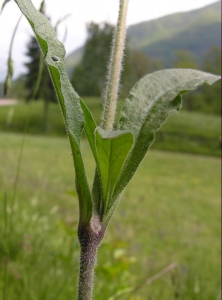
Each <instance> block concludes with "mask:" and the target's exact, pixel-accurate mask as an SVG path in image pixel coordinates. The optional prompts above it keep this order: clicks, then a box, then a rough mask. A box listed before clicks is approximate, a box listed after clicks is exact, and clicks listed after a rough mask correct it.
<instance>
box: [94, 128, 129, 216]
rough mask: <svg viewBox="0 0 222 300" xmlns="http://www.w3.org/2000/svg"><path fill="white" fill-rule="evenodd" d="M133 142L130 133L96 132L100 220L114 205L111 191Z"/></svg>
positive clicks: (100, 129) (99, 129)
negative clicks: (100, 185) (100, 189)
mask: <svg viewBox="0 0 222 300" xmlns="http://www.w3.org/2000/svg"><path fill="white" fill-rule="evenodd" d="M133 141H134V139H133V135H132V133H131V132H130V131H106V130H103V129H102V128H98V129H97V130H96V149H97V154H98V156H97V157H98V164H97V167H98V172H99V175H100V179H101V183H102V201H101V207H100V215H101V217H102V218H103V217H105V215H106V214H107V213H108V211H109V209H110V208H111V207H112V205H113V203H114V201H113V198H112V194H113V190H114V187H115V185H116V183H117V181H118V177H119V174H120V172H121V169H122V166H123V164H124V161H125V159H126V157H127V155H128V153H129V151H130V149H131V147H132V145H133Z"/></svg>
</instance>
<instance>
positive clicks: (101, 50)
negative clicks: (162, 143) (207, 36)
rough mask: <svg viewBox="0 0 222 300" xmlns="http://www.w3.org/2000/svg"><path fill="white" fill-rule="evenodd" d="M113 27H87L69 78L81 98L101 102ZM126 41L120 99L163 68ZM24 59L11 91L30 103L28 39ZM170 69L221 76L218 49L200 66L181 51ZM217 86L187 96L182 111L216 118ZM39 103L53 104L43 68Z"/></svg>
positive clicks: (35, 52)
mask: <svg viewBox="0 0 222 300" xmlns="http://www.w3.org/2000/svg"><path fill="white" fill-rule="evenodd" d="M113 30H114V27H113V26H112V25H111V24H109V23H101V24H95V23H90V24H88V25H87V33H88V38H87V40H86V43H85V46H84V51H83V55H82V59H81V61H80V62H79V64H78V65H77V66H76V67H75V68H74V70H73V72H72V74H71V78H70V79H71V83H72V84H73V86H74V87H75V90H76V91H77V93H79V94H80V95H81V96H96V97H101V98H103V92H104V85H105V82H106V73H107V64H108V62H109V55H110V47H111V43H112V36H113ZM128 42H129V41H128V40H127V41H126V48H125V57H124V71H123V74H122V86H121V90H120V97H126V96H127V94H128V92H129V89H130V88H131V87H132V86H133V84H134V83H135V82H137V81H138V80H139V79H140V78H142V77H143V76H144V75H146V74H147V73H151V72H153V71H156V70H160V69H163V68H164V66H163V64H162V63H161V62H160V61H159V60H158V59H156V58H155V57H147V56H146V55H145V54H144V53H142V52H140V51H138V50H132V49H130V48H129V46H128V44H129V43H128ZM26 55H27V57H28V59H29V62H28V63H26V64H25V66H26V68H27V73H26V74H25V75H24V76H22V77H21V78H20V83H21V82H22V85H23V88H21V87H20V86H21V84H20V85H19V84H17V86H16V83H15V87H14V89H13V90H14V91H17V92H19V89H20V90H22V92H21V94H22V95H23V97H25V99H26V100H27V101H30V100H31V99H32V95H33V89H34V87H35V82H36V80H37V76H38V69H39V60H40V51H39V47H38V43H37V41H36V39H35V38H34V37H31V38H30V41H29V43H28V45H27V52H26ZM172 67H175V68H192V69H200V70H203V71H207V72H210V73H214V74H221V49H220V48H219V47H217V46H215V47H212V48H210V49H209V50H208V52H207V53H206V55H205V57H204V58H203V61H202V64H201V65H198V64H197V63H196V61H195V59H194V57H193V56H192V54H191V53H190V52H189V51H187V50H185V49H181V50H179V51H177V53H176V56H175V59H174V61H173V65H172ZM220 94H221V83H220V82H217V83H216V84H215V85H213V86H212V87H210V88H209V87H208V86H203V87H201V88H200V89H198V90H197V91H196V92H195V93H192V94H187V95H186V96H185V99H184V104H183V106H184V109H186V110H189V111H198V112H203V113H208V114H220V113H221V103H220V101H219V95H220ZM38 99H43V100H44V101H45V104H46V105H47V106H48V104H49V102H56V98H55V93H54V91H53V86H52V84H51V80H50V78H49V75H48V72H47V69H46V67H45V65H44V67H43V72H42V78H41V82H40V89H39V90H38V92H37V93H36V95H35V100H38Z"/></svg>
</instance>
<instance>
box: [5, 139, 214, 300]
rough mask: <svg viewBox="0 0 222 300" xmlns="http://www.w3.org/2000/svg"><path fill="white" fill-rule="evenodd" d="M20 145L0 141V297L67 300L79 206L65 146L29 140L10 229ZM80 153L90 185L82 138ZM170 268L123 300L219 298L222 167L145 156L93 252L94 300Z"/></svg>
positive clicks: (189, 158) (201, 160)
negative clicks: (95, 253)
mask: <svg viewBox="0 0 222 300" xmlns="http://www.w3.org/2000/svg"><path fill="white" fill-rule="evenodd" d="M21 139H22V136H21V135H19V134H12V133H10V134H6V133H1V134H0V141H1V148H0V157H1V158H0V160H1V162H0V165H1V168H0V193H1V194H0V204H1V209H0V230H1V234H0V293H2V299H3V300H32V299H33V300H37V299H38V300H40V299H41V300H50V299H57V300H66V299H75V293H76V286H77V273H78V251H79V246H78V241H77V237H76V226H77V222H78V205H77V199H76V194H75V191H74V171H73V168H72V166H71V165H72V157H71V151H70V149H69V145H68V141H67V139H66V138H61V137H60V138H59V137H53V138H49V137H41V136H38V137H33V136H27V138H26V142H25V147H24V153H23V159H22V164H21V172H20V176H19V181H18V191H17V194H16V199H15V206H14V214H13V219H12V220H11V221H12V222H11V224H12V228H11V231H10V228H9V225H10V216H11V215H12V210H11V207H10V206H11V201H12V194H13V184H14V179H15V173H16V166H17V162H18V156H19V151H20V144H21ZM83 152H84V156H85V159H86V165H87V170H89V172H88V175H89V178H90V182H91V181H92V178H93V168H94V163H93V161H92V157H91V155H90V151H89V148H88V145H87V144H86V141H85V140H84V141H83ZM6 206H7V207H6ZM174 262H176V263H177V264H178V267H177V268H175V269H174V270H173V271H171V272H169V273H168V274H166V275H165V276H163V277H161V278H160V279H158V280H156V281H155V282H153V283H152V284H150V285H146V284H143V285H142V286H141V288H140V289H139V290H138V291H137V292H136V293H135V294H133V295H132V296H131V297H130V298H128V299H131V300H144V299H149V300H151V299H152V300H154V299H158V300H159V299H160V300H169V299H183V300H190V299H194V300H209V299H219V298H220V295H219V291H220V270H219V266H220V161H219V159H218V158H213V157H204V156H197V155H185V154H176V153H168V152H161V151H153V150H151V151H150V152H149V154H148V155H147V156H146V157H145V159H144V161H143V164H142V165H141V166H140V168H139V171H138V173H137V174H136V175H135V177H134V179H133V180H132V182H131V183H130V185H129V187H128V188H127V189H126V191H125V192H124V194H123V197H122V200H121V202H120V204H119V206H118V208H117V211H116V214H115V216H114V217H113V219H112V221H111V224H110V226H109V228H108V230H107V235H106V237H105V239H104V242H103V243H102V245H101V247H100V249H99V257H98V266H97V270H96V272H97V276H96V289H95V299H97V300H104V299H109V300H113V299H123V300H125V299H127V296H128V294H127V293H126V289H128V288H132V287H135V286H137V285H138V284H140V283H141V282H143V281H144V280H145V279H147V278H150V277H152V276H153V275H155V274H157V273H158V272H159V271H160V270H162V269H163V268H165V267H166V266H168V265H170V264H171V263H174ZM5 287H6V288H5ZM124 291H125V293H124ZM118 294H119V296H118V297H115V295H118ZM0 295H1V294H0ZM111 296H113V297H112V298H111Z"/></svg>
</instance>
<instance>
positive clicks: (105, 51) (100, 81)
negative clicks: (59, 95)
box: [71, 23, 114, 96]
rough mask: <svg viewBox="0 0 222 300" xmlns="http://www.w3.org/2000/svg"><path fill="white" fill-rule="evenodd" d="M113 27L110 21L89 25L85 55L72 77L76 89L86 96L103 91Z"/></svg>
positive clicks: (95, 94)
mask: <svg viewBox="0 0 222 300" xmlns="http://www.w3.org/2000/svg"><path fill="white" fill-rule="evenodd" d="M113 29H114V27H113V26H112V25H110V24H108V23H101V24H95V23H90V24H88V25H87V32H88V39H87V41H86V44H85V47H84V53H83V57H82V60H81V62H80V64H79V65H78V66H77V67H76V68H75V70H74V72H73V74H72V78H71V82H72V84H73V85H74V86H75V89H76V91H77V92H78V93H80V94H82V95H84V96H99V95H101V94H102V93H103V88H104V82H105V79H106V72H107V68H106V66H107V63H108V60H109V53H110V46H111V43H112V36H113Z"/></svg>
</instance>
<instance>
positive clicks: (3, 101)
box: [0, 99, 18, 106]
mask: <svg viewBox="0 0 222 300" xmlns="http://www.w3.org/2000/svg"><path fill="white" fill-rule="evenodd" d="M14 104H18V100H16V99H0V106H6V105H14Z"/></svg>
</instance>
